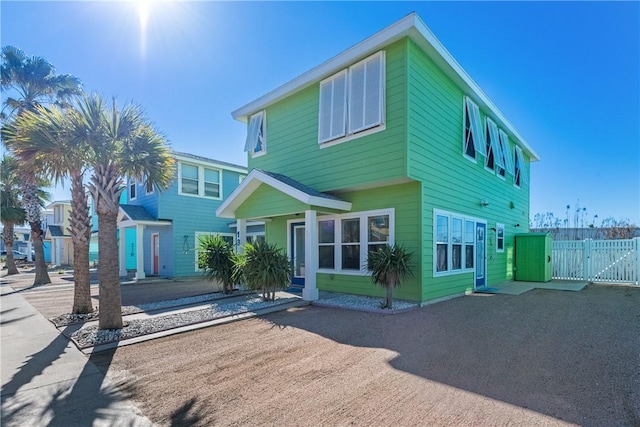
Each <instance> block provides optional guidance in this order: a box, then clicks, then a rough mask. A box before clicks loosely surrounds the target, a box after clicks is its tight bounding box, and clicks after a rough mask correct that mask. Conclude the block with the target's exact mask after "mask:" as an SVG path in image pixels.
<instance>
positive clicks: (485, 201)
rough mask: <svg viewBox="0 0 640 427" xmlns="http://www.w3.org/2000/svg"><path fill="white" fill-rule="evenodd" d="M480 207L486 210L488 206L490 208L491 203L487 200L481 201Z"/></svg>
mask: <svg viewBox="0 0 640 427" xmlns="http://www.w3.org/2000/svg"><path fill="white" fill-rule="evenodd" d="M480 206H482V207H483V208H486V207H487V206H489V202H488V201H487V200H480Z"/></svg>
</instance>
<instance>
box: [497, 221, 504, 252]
mask: <svg viewBox="0 0 640 427" xmlns="http://www.w3.org/2000/svg"><path fill="white" fill-rule="evenodd" d="M496 252H504V224H496Z"/></svg>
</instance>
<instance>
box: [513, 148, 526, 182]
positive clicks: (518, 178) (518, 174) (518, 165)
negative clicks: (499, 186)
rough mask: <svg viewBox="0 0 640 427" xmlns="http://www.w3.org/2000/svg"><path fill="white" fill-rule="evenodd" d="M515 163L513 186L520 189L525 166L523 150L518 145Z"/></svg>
mask: <svg viewBox="0 0 640 427" xmlns="http://www.w3.org/2000/svg"><path fill="white" fill-rule="evenodd" d="M515 148H516V149H515V162H514V168H515V169H514V174H513V184H514V185H515V186H516V187H520V185H521V183H522V166H523V162H524V160H523V156H522V149H521V148H520V147H518V146H517V145H516V147H515Z"/></svg>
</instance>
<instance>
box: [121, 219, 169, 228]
mask: <svg viewBox="0 0 640 427" xmlns="http://www.w3.org/2000/svg"><path fill="white" fill-rule="evenodd" d="M136 225H163V226H164V225H171V221H134V220H131V219H127V220H123V221H120V222H118V228H127V227H135V226H136Z"/></svg>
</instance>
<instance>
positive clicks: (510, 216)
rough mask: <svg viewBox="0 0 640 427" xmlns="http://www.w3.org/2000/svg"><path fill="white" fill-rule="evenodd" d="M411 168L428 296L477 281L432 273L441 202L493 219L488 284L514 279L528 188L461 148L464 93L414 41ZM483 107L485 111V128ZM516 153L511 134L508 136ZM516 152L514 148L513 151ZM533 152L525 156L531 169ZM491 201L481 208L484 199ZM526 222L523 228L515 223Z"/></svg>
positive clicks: (453, 291) (457, 210)
mask: <svg viewBox="0 0 640 427" xmlns="http://www.w3.org/2000/svg"><path fill="white" fill-rule="evenodd" d="M408 50H409V56H408V57H409V67H408V68H409V72H408V75H409V78H408V82H409V83H408V87H409V91H410V92H409V108H408V111H409V118H408V139H409V149H408V174H409V176H410V177H411V178H413V179H416V180H418V181H421V182H422V200H423V205H422V221H423V226H422V239H423V241H424V242H425V245H424V250H423V252H422V263H423V267H424V268H423V276H422V280H423V293H422V299H423V300H430V299H435V298H440V297H444V296H448V295H452V294H457V293H461V292H465V291H469V290H471V289H472V288H473V281H474V275H473V273H464V274H456V275H450V276H441V277H433V256H434V254H433V252H434V251H433V237H434V236H433V210H434V209H441V210H446V211H450V212H454V213H459V214H462V215H467V216H473V217H477V218H479V219H483V220H486V221H487V283H488V284H489V285H491V284H495V283H499V282H502V281H504V280H509V279H512V278H513V268H512V267H513V236H514V234H516V233H520V232H523V231H526V230H527V229H528V217H529V187H528V185H523V186H522V188H516V187H514V185H513V177H512V176H511V175H509V174H507V177H506V179H504V180H503V179H500V178H499V177H498V176H496V175H495V174H494V173H491V172H489V171H487V170H486V169H485V167H484V158H483V157H481V156H478V159H477V163H473V162H471V161H470V160H468V159H467V158H465V157H464V156H463V154H462V150H463V146H462V138H463V99H464V95H465V93H463V91H462V90H461V89H460V88H458V87H457V86H456V85H455V84H454V83H453V81H451V79H449V78H448V77H447V76H445V74H444V73H443V72H442V71H441V70H440V69H439V68H438V67H437V66H436V65H435V63H434V62H433V61H432V60H431V59H430V58H428V57H427V56H426V55H425V54H424V52H422V51H421V50H420V48H419V47H418V46H417V45H415V44H414V43H413V42H409V48H408ZM485 114H486V112H485V111H481V116H482V124H483V128H484V118H485ZM509 138H510V140H511V141H510V142H511V144H512V145H511V148H510V149H511V151H512V152H513V141H514V139H515V138H514V137H513V135H509ZM512 157H513V154H512ZM528 162H529V159H525V163H526V164H527V165H525V173H528V169H529V168H528ZM481 199H485V200H487V201H489V206H488V207H481V206H480V200H481ZM496 223H503V224H505V251H504V252H496V249H495V239H496V234H495V232H493V231H491V228H492V227H495V224H496ZM515 224H520V227H515Z"/></svg>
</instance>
